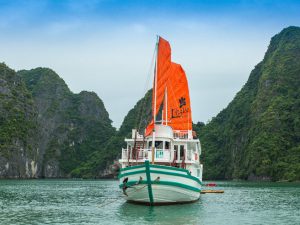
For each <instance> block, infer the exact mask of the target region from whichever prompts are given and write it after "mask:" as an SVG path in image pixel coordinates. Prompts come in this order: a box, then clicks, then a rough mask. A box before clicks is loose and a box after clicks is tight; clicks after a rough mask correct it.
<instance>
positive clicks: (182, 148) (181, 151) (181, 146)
mask: <svg viewBox="0 0 300 225" xmlns="http://www.w3.org/2000/svg"><path fill="white" fill-rule="evenodd" d="M179 150H180V153H179V155H180V159H181V160H183V158H184V145H180V148H179Z"/></svg>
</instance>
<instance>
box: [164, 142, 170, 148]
mask: <svg viewBox="0 0 300 225" xmlns="http://www.w3.org/2000/svg"><path fill="white" fill-rule="evenodd" d="M165 149H170V142H168V141H166V142H165Z"/></svg>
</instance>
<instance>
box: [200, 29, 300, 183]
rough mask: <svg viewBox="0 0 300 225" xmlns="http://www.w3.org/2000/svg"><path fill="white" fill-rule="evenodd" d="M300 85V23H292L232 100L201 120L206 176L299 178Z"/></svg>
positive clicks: (274, 41) (207, 177) (225, 177)
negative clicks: (202, 122) (206, 119)
mask: <svg viewBox="0 0 300 225" xmlns="http://www.w3.org/2000/svg"><path fill="white" fill-rule="evenodd" d="M299 87H300V28H299V27H288V28H286V29H284V30H282V31H281V32H280V33H279V34H277V35H275V36H274V37H273V38H272V40H271V42H270V45H269V48H268V50H267V52H266V54H265V57H264V59H263V61H262V62H260V63H259V64H258V65H257V66H256V67H255V68H254V70H253V71H252V72H251V74H250V77H249V79H248V81H247V83H246V84H245V85H244V87H243V88H242V89H241V90H240V91H239V92H238V93H237V94H236V96H235V98H234V99H233V100H232V102H231V103H230V104H229V105H228V106H227V107H226V108H225V109H224V110H222V111H221V112H220V113H219V114H218V115H217V116H216V117H215V118H213V119H212V120H211V122H210V123H208V124H207V125H206V126H204V127H203V124H198V127H199V129H198V135H199V136H200V138H201V141H202V147H203V157H204V158H203V161H204V168H205V172H204V177H205V178H206V179H250V180H251V179H260V180H261V179H264V180H273V181H277V180H291V181H293V180H300V88H299ZM196 127H197V126H196Z"/></svg>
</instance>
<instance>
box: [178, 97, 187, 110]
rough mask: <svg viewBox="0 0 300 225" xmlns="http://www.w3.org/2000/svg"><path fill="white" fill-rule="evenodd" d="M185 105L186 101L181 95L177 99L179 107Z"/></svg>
mask: <svg viewBox="0 0 300 225" xmlns="http://www.w3.org/2000/svg"><path fill="white" fill-rule="evenodd" d="M185 105H186V101H185V98H184V97H181V98H180V99H179V108H182V106H185Z"/></svg>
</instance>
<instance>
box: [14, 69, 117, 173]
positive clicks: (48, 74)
mask: <svg viewBox="0 0 300 225" xmlns="http://www.w3.org/2000/svg"><path fill="white" fill-rule="evenodd" d="M18 75H19V76H21V77H22V78H23V79H24V81H25V84H26V86H27V88H28V89H29V91H30V92H31V93H32V96H33V101H34V103H35V105H36V108H37V114H38V116H37V124H38V130H39V135H40V136H39V140H38V147H39V161H40V162H41V165H42V166H41V167H39V176H41V177H69V176H71V175H72V172H73V171H74V170H76V168H77V167H79V166H80V165H81V164H82V163H84V162H86V161H87V160H88V159H90V157H91V155H92V154H94V153H95V152H102V151H103V150H104V146H105V144H106V142H107V141H108V140H109V138H110V137H111V136H113V135H114V134H115V129H114V128H113V127H112V126H111V120H110V119H109V115H108V113H107V111H106V109H105V107H104V104H103V102H102V101H101V100H100V99H99V98H98V96H97V95H96V94H95V93H93V92H86V91H83V92H80V93H79V94H73V93H72V92H71V91H70V90H69V88H68V87H67V85H66V84H65V82H64V81H63V80H62V79H61V78H60V77H59V76H58V75H57V74H56V73H55V72H53V71H52V70H50V69H47V68H37V69H33V70H29V71H25V70H23V71H19V72H18Z"/></svg>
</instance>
